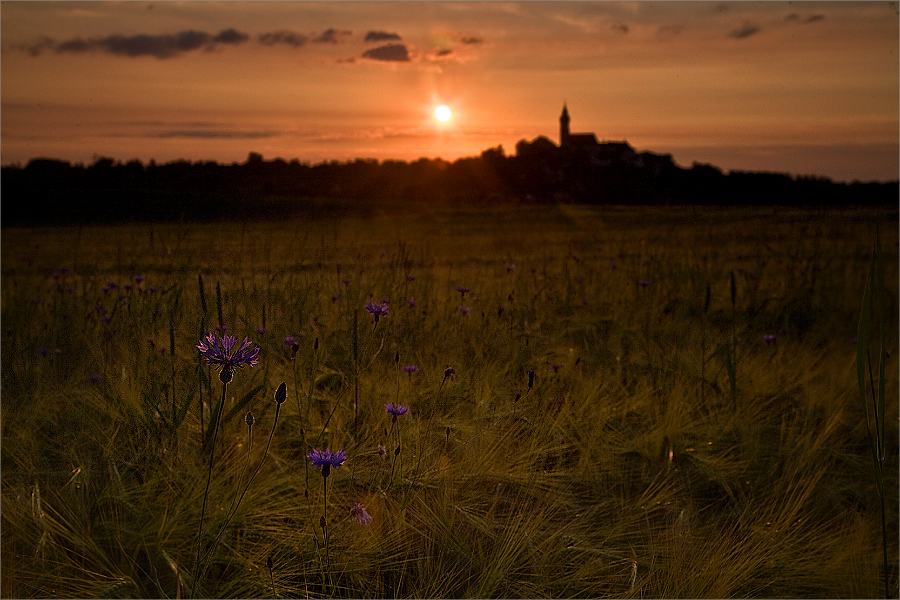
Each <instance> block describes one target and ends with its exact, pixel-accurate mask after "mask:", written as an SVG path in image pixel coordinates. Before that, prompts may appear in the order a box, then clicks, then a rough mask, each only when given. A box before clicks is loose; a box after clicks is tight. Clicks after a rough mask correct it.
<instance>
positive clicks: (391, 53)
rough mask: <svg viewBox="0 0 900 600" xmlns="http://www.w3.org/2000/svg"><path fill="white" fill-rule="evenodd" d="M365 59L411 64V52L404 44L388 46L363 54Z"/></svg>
mask: <svg viewBox="0 0 900 600" xmlns="http://www.w3.org/2000/svg"><path fill="white" fill-rule="evenodd" d="M362 57H363V58H369V59H372V60H384V61H393V62H409V52H408V51H407V49H406V46H405V45H404V44H388V45H387V46H379V47H378V48H372V49H371V50H366V51H365V52H363V55H362Z"/></svg>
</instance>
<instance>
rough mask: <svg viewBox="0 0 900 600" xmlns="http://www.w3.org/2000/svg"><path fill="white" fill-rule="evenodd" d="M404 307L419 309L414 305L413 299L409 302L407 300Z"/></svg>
mask: <svg viewBox="0 0 900 600" xmlns="http://www.w3.org/2000/svg"><path fill="white" fill-rule="evenodd" d="M406 305H407V306H409V307H410V308H418V307H419V305H418V304H416V301H415V299H413V298H410V299H409V300H407V301H406Z"/></svg>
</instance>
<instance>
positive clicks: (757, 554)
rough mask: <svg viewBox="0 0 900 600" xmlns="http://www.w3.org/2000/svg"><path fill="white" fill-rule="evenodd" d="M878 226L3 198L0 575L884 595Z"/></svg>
mask: <svg viewBox="0 0 900 600" xmlns="http://www.w3.org/2000/svg"><path fill="white" fill-rule="evenodd" d="M897 224H898V217H897V208H896V206H895V207H893V208H892V209H891V210H883V209H841V210H806V209H796V208H783V207H778V208H746V207H734V208H721V209H720V208H715V209H707V208H703V207H685V208H682V207H669V208H653V207H637V208H635V207H595V206H573V205H567V204H557V205H552V206H515V207H493V206H489V207H484V208H479V209H475V208H470V209H468V210H462V209H454V210H449V209H448V210H443V209H441V208H440V207H437V208H433V209H431V210H430V211H429V210H425V209H417V210H416V211H406V212H405V213H398V214H391V215H386V216H383V217H381V216H378V215H375V214H372V215H366V216H365V217H359V216H356V215H352V216H347V217H331V218H319V219H312V220H309V221H301V222H295V223H291V224H289V226H285V224H283V223H281V222H252V221H244V222H241V223H213V224H201V223H163V224H156V223H154V224H146V223H129V224H120V225H115V226H110V225H98V226H79V227H27V228H25V227H21V228H18V227H9V228H5V229H4V231H3V235H2V236H0V242H2V248H0V250H2V252H0V272H2V286H0V300H2V302H0V306H2V315H0V316H2V318H0V323H2V335H0V354H2V357H3V364H2V367H3V368H2V369H0V394H2V402H0V440H2V443H0V461H2V473H0V482H2V485H0V502H2V512H0V518H2V521H0V525H2V526H0V534H2V539H0V543H2V552H0V572H2V577H0V596H2V597H4V598H54V597H59V598H609V597H612V598H830V597H834V598H874V597H885V596H891V597H895V598H896V597H897V591H896V590H897V581H898V567H897V565H898V564H900V563H898V540H900V535H898V531H900V525H898V511H897V506H898V501H897V490H898V473H900V468H898V460H900V454H898V447H897V440H898V430H897V424H898V401H897V398H898V382H900V377H898V366H900V364H898V361H897V360H896V356H897V351H898V332H900V326H898V321H897V317H898V310H897V306H898V304H897V302H898V299H897V290H898V274H900V270H898V250H897V248H898V227H897ZM876 232H880V240H881V246H882V247H883V249H884V257H883V259H882V260H881V261H880V263H879V266H878V268H874V269H873V266H872V263H873V261H872V256H873V247H874V245H875V244H874V242H875V239H876V237H877V235H878V234H877V233H876ZM867 273H868V274H869V275H868V276H867ZM867 280H869V284H866V281H867ZM865 290H867V291H865ZM864 291H865V293H864ZM866 298H868V299H869V301H868V305H870V306H872V308H873V309H874V310H872V311H866V310H865V307H866V306H867V301H866V300H865V299H866ZM879 298H881V300H879ZM861 307H863V308H862V309H861ZM869 312H871V313H872V314H873V319H872V320H870V321H865V320H863V319H862V318H861V315H867V314H868V313H869ZM878 315H881V316H880V318H879V317H878ZM867 322H868V323H869V325H868V326H865V327H864V326H861V325H865V324H866V323H867ZM867 331H868V333H867ZM209 332H217V334H218V336H219V337H218V339H221V336H222V333H223V332H224V334H225V335H228V336H231V335H233V336H235V340H236V341H235V343H236V344H240V343H241V341H242V340H243V339H244V338H245V336H246V337H248V338H249V340H248V342H247V346H246V347H244V346H243V345H242V346H241V347H242V350H241V351H240V359H239V360H237V361H236V362H237V364H238V365H240V366H239V367H237V368H234V369H230V370H229V369H226V368H224V367H223V366H221V364H220V365H219V367H218V368H216V366H214V365H211V364H210V363H209V358H210V357H214V356H215V355H216V353H215V352H212V351H211V349H210V348H209V346H211V345H212V346H214V345H215V342H212V343H210V342H209V341H208V340H209V339H210V335H211V334H210V333H209ZM212 335H213V336H215V335H216V333H213V334H212ZM213 339H214V340H215V339H216V338H215V337H214V338H213ZM870 339H871V343H869V342H870ZM201 340H205V342H201ZM860 356H862V357H866V356H868V357H869V364H870V365H873V366H872V369H871V371H869V373H872V375H868V373H867V372H866V369H865V366H866V361H865V360H863V361H862V363H860V362H859V357H860ZM881 356H886V357H888V358H887V359H886V360H885V361H883V362H882V361H881V360H880V358H879V357H881ZM254 362H255V364H253V363H254ZM879 364H880V365H883V369H884V370H881V369H880V368H879ZM860 366H862V367H863V369H862V370H863V377H862V378H860V377H859V373H860V371H859V369H860ZM224 374H227V375H228V377H231V379H230V380H229V382H228V383H227V385H226V384H225V383H224V381H225V380H226V379H228V377H225V378H223V375H224ZM861 380H862V385H860V381H861ZM867 381H868V382H869V383H868V385H867V383H866V382H867ZM882 381H883V383H882ZM876 391H878V395H879V396H881V400H880V401H879V402H877V403H876V402H874V401H871V402H865V401H863V398H870V399H871V398H873V397H875V396H876V394H875V392H876ZM882 394H883V396H882ZM879 406H880V408H878V409H877V411H876V410H875V409H876V407H879ZM248 411H249V412H250V414H251V415H252V418H251V417H248V416H247V413H248ZM877 415H880V416H877ZM879 440H880V442H879V443H877V444H876V441H879ZM875 451H877V455H878V456H879V458H878V462H877V463H875V464H877V465H878V469H877V470H876V469H873V452H875ZM335 455H337V456H342V457H345V460H344V461H343V462H342V461H341V460H340V459H337V458H335ZM329 457H330V458H329ZM331 460H333V461H334V462H333V468H331V467H329V476H328V477H327V478H326V477H325V474H326V471H325V468H324V467H323V463H324V462H325V461H331ZM879 473H881V477H880V478H879V477H877V475H878V474H879ZM884 507H887V509H886V510H885V509H884ZM882 515H883V516H882ZM883 540H886V541H883Z"/></svg>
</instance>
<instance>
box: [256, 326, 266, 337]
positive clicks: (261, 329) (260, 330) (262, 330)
mask: <svg viewBox="0 0 900 600" xmlns="http://www.w3.org/2000/svg"><path fill="white" fill-rule="evenodd" d="M256 335H259V336H263V335H266V330H265V329H263V328H262V327H257V328H256Z"/></svg>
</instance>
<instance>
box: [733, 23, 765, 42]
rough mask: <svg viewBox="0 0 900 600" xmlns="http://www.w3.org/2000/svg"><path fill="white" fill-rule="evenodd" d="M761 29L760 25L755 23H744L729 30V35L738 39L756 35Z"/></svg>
mask: <svg viewBox="0 0 900 600" xmlns="http://www.w3.org/2000/svg"><path fill="white" fill-rule="evenodd" d="M759 31H760V28H759V25H754V24H753V23H744V24H743V25H741V26H740V27H738V28H737V29H734V30H732V31H731V32H729V34H728V37H731V38H734V39H736V40H743V39H746V38H748V37H750V36H752V35H756V34H757V33H759Z"/></svg>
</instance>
